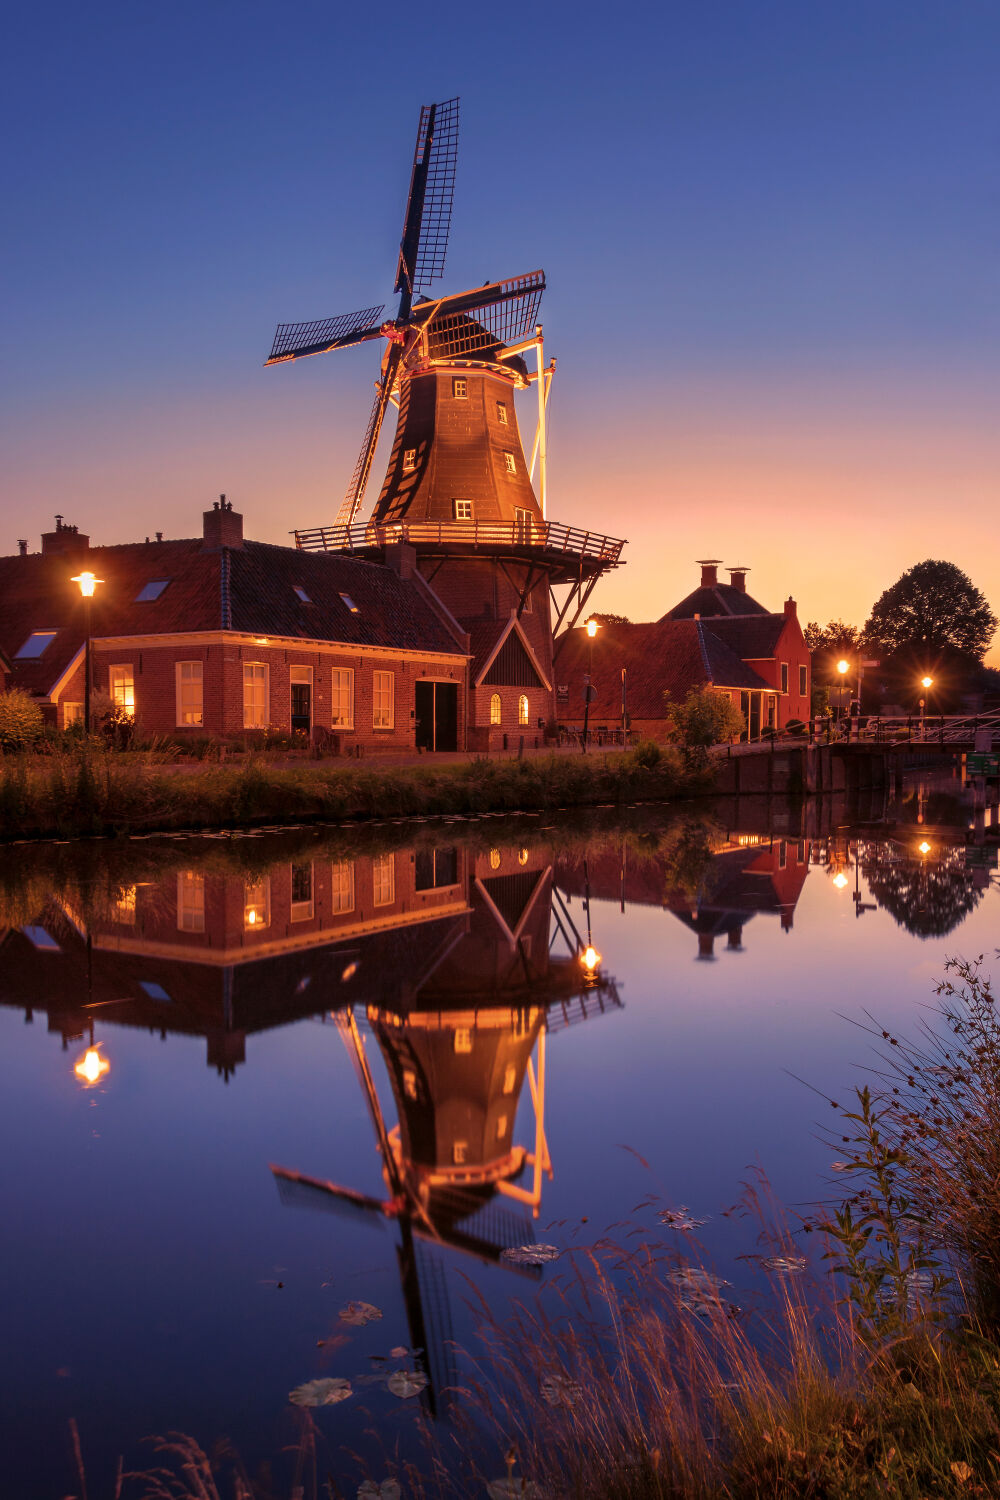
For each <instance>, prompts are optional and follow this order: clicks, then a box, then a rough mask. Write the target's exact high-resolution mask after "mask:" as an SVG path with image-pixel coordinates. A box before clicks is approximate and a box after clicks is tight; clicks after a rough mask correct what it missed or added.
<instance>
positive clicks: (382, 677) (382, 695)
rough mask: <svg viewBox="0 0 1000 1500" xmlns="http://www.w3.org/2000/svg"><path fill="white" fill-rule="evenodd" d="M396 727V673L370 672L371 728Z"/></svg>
mask: <svg viewBox="0 0 1000 1500" xmlns="http://www.w3.org/2000/svg"><path fill="white" fill-rule="evenodd" d="M395 727H396V674H395V672H379V671H376V672H373V673H372V728H373V729H395Z"/></svg>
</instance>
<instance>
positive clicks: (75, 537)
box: [42, 516, 90, 557]
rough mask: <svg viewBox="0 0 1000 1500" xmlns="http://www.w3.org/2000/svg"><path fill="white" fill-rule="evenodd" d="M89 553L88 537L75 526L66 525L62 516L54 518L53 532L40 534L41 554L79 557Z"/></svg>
mask: <svg viewBox="0 0 1000 1500" xmlns="http://www.w3.org/2000/svg"><path fill="white" fill-rule="evenodd" d="M89 551H90V537H89V536H86V535H85V534H84V533H83V532H82V531H78V530H77V528H76V527H75V526H69V525H66V524H65V523H64V521H63V518H62V516H56V529H55V531H43V532H42V552H43V553H54V554H61V555H62V556H64V557H79V556H80V555H81V554H83V553H86V552H89Z"/></svg>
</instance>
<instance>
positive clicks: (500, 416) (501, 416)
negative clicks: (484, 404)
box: [497, 401, 507, 427]
mask: <svg viewBox="0 0 1000 1500" xmlns="http://www.w3.org/2000/svg"><path fill="white" fill-rule="evenodd" d="M497 421H498V422H499V423H500V426H501V427H506V426H507V408H506V406H504V404H503V402H502V401H498V402H497Z"/></svg>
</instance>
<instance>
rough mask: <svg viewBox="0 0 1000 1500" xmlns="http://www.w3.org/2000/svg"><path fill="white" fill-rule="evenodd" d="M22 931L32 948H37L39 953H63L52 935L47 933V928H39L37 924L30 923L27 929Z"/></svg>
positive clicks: (23, 928)
mask: <svg viewBox="0 0 1000 1500" xmlns="http://www.w3.org/2000/svg"><path fill="white" fill-rule="evenodd" d="M21 931H22V932H23V933H24V935H25V937H26V938H27V939H28V942H29V943H30V944H31V946H32V947H33V948H37V949H38V951H39V953H61V952H62V949H61V948H60V946H59V944H58V943H57V942H56V940H55V938H54V937H53V936H52V934H51V933H50V932H49V931H47V929H46V928H44V927H39V926H38V925H37V923H31V922H29V923H28V925H27V926H26V927H22V928H21Z"/></svg>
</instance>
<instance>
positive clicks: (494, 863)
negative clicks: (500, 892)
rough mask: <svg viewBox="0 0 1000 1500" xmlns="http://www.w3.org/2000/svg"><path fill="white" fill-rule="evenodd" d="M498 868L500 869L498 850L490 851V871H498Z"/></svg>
mask: <svg viewBox="0 0 1000 1500" xmlns="http://www.w3.org/2000/svg"><path fill="white" fill-rule="evenodd" d="M499 868H500V850H499V849H491V850H490V869H491V870H499Z"/></svg>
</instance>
